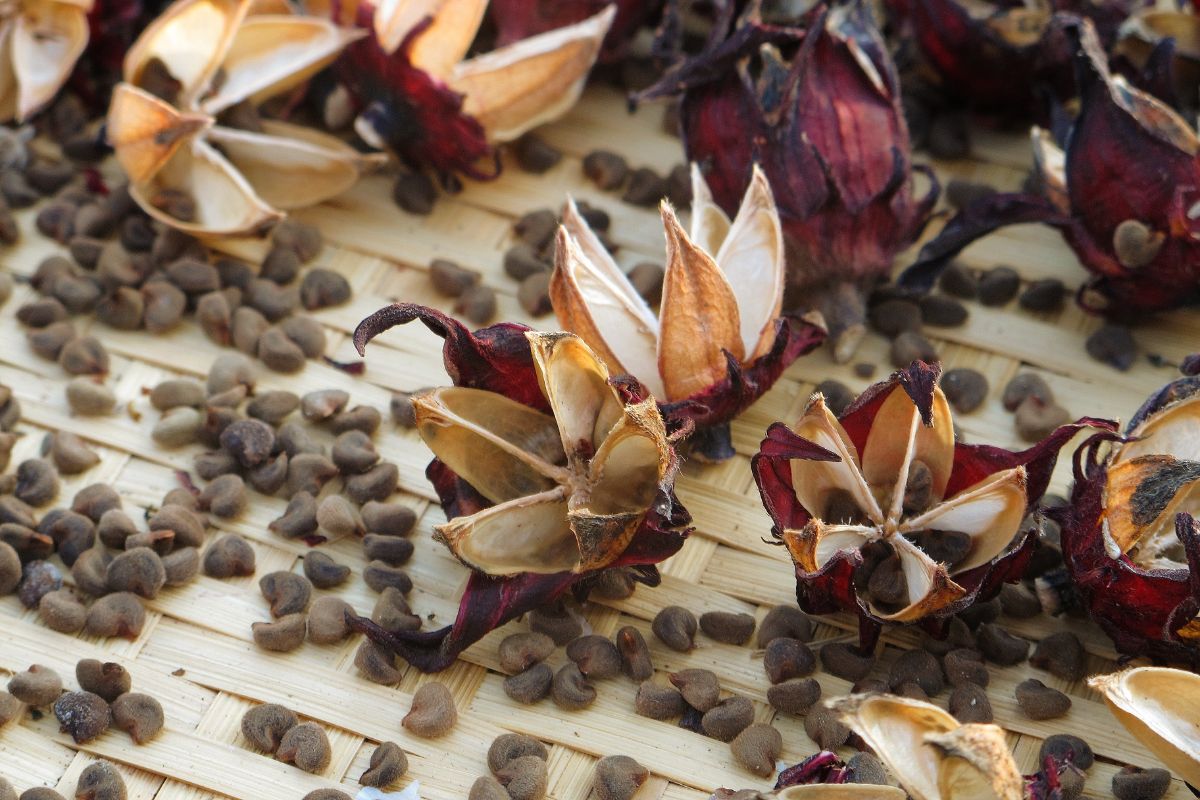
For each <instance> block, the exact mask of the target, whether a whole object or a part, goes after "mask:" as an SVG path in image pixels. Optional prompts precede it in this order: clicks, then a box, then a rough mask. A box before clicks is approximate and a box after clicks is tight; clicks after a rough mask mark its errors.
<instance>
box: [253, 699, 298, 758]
mask: <svg viewBox="0 0 1200 800" xmlns="http://www.w3.org/2000/svg"><path fill="white" fill-rule="evenodd" d="M299 724H300V720H299V719H298V718H297V717H296V714H295V713H294V712H293V711H291V710H290V709H288V708H285V707H284V706H281V705H279V704H277V703H264V704H262V705H260V706H255V707H254V708H252V709H250V710H249V711H247V712H246V713H245V714H244V715H242V736H244V737H245V738H246V741H248V742H250V744H252V745H253V746H255V747H257V748H258V749H259V750H262V751H263V752H266V753H274V752H275V751H276V750H278V749H279V745H280V743H281V742H282V741H283V736H284V734H286V733H287V732H288V731H290V730H291V729H292V728H294V727H296V726H297V725H299Z"/></svg>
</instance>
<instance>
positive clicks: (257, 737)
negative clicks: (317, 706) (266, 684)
mask: <svg viewBox="0 0 1200 800" xmlns="http://www.w3.org/2000/svg"><path fill="white" fill-rule="evenodd" d="M242 736H243V737H244V738H245V739H246V741H247V742H249V743H250V744H251V745H252V746H253V747H255V748H256V749H258V750H261V751H263V752H264V753H271V754H272V755H274V756H275V758H277V759H278V760H280V761H282V762H284V763H285V764H291V765H293V766H295V767H296V768H297V769H302V770H304V771H305V772H312V773H321V772H324V771H325V768H326V767H328V766H329V762H330V760H331V759H332V758H333V750H332V748H331V747H330V745H329V737H328V736H326V735H325V730H324V729H323V728H322V727H321V726H320V725H318V724H317V723H315V722H301V721H300V719H299V717H297V716H296V714H295V712H293V711H291V710H290V709H288V708H285V707H284V706H281V705H278V704H276V703H264V704H263V705H260V706H255V707H254V708H252V709H250V710H249V711H247V712H246V713H245V714H244V715H243V716H242Z"/></svg>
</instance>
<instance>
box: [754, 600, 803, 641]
mask: <svg viewBox="0 0 1200 800" xmlns="http://www.w3.org/2000/svg"><path fill="white" fill-rule="evenodd" d="M780 636H786V637H789V638H791V639H799V640H800V641H802V642H811V641H812V638H813V623H812V620H811V619H809V618H808V615H807V614H805V613H804V612H803V611H801V610H800V609H798V608H796V607H795V606H788V605H780V606H775V607H773V608H772V609H771V610H770V611H768V612H767V615H766V616H765V617H763V621H762V624H761V625H759V627H758V640H757V642H756V644H757V646H758V647H759V648H764V647H766V646H767V645H768V644H769V643H770V642H771V641H772V640H774V639H777V638H779V637H780Z"/></svg>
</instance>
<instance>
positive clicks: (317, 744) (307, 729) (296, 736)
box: [275, 722, 333, 773]
mask: <svg viewBox="0 0 1200 800" xmlns="http://www.w3.org/2000/svg"><path fill="white" fill-rule="evenodd" d="M275 757H276V758H277V759H279V760H280V761H283V762H285V763H288V764H293V765H295V766H296V768H297V769H302V770H304V771H305V772H314V773H315V772H324V771H325V768H326V767H328V766H329V762H330V760H331V759H332V758H333V750H332V748H331V747H330V746H329V737H327V736H326V735H325V731H324V729H322V728H321V726H320V725H318V724H317V723H315V722H301V723H299V724H298V725H293V726H292V727H291V728H289V729H288V731H287V732H286V733H284V734H283V738H282V739H280V740H279V748H278V749H277V750H276V751H275Z"/></svg>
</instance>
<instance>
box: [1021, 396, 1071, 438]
mask: <svg viewBox="0 0 1200 800" xmlns="http://www.w3.org/2000/svg"><path fill="white" fill-rule="evenodd" d="M1070 421H1071V412H1069V411H1067V410H1066V409H1065V408H1063V407H1062V406H1060V405H1058V404H1057V403H1053V402H1051V403H1046V402H1043V401H1042V400H1039V399H1038V398H1036V397H1027V398H1025V401H1024V402H1022V403H1021V405H1020V406H1018V407H1017V411H1016V414H1015V415H1014V417H1013V422H1014V423H1015V425H1016V429H1017V434H1018V435H1019V436H1020V437H1021V438H1022V439H1023V440H1024V441H1027V442H1038V441H1041V440H1042V439H1044V438H1046V437H1047V436H1049V435H1050V434H1051V433H1053V432H1054V430H1055V429H1056V428H1058V427H1059V426H1060V425H1065V424H1067V423H1068V422H1070Z"/></svg>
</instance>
